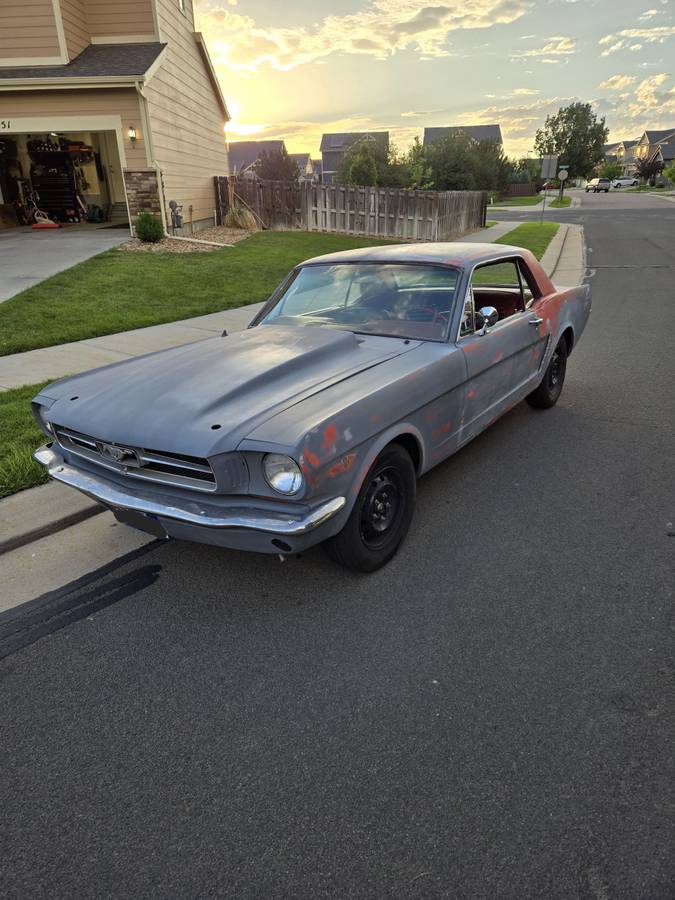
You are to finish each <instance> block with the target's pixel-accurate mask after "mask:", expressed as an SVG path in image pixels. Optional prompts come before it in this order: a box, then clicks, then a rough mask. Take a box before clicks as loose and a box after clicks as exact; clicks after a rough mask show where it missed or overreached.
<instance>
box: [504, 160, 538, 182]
mask: <svg viewBox="0 0 675 900" xmlns="http://www.w3.org/2000/svg"><path fill="white" fill-rule="evenodd" d="M540 177H541V163H540V162H539V160H538V159H528V158H527V157H523V158H522V159H519V160H516V161H515V162H514V163H512V175H511V179H510V180H511V182H512V184H527V183H528V182H530V181H538V180H539V178H540Z"/></svg>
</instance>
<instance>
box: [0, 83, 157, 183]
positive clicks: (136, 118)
mask: <svg viewBox="0 0 675 900" xmlns="http://www.w3.org/2000/svg"><path fill="white" fill-rule="evenodd" d="M0 100H1V106H2V111H3V117H4V118H7V119H19V118H30V117H36V118H37V117H40V118H48V117H50V116H54V117H57V116H58V117H69V118H74V117H85V116H120V117H121V119H122V133H123V138H124V152H125V154H126V160H127V167H128V168H131V169H135V168H136V169H138V168H145V167H146V166H147V160H146V155H145V143H144V140H143V138H144V135H143V130H142V128H141V117H140V112H139V106H138V95H137V93H136V91H135V90H133V89H131V88H129V89H126V90H125V89H119V90H118V89H109V90H108V89H101V90H90V91H85V90H80V91H35V92H33V91H16V92H7V93H3V94H2V96H1V98H0ZM129 125H134V126H135V127H136V132H137V134H138V140H137V141H136V146H135V147H134V146H132V145H131V142H130V141H129V139H128V138H127V128H128V127H129ZM73 130H74V129H73ZM77 130H89V129H87V126H86V123H85V122H84V121H83V122H82V123H81V125H80V126H79V127H78V129H77Z"/></svg>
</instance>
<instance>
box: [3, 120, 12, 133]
mask: <svg viewBox="0 0 675 900" xmlns="http://www.w3.org/2000/svg"><path fill="white" fill-rule="evenodd" d="M11 127H12V123H11V121H10V120H9V119H0V131H9V129H10V128H11Z"/></svg>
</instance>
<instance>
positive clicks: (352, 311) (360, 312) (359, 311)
mask: <svg viewBox="0 0 675 900" xmlns="http://www.w3.org/2000/svg"><path fill="white" fill-rule="evenodd" d="M333 317H334V318H335V319H336V320H337V321H341V322H356V323H357V324H358V323H360V322H365V321H367V320H368V319H369V318H373V319H391V317H392V316H391V313H390V312H389V310H386V309H377V310H372V309H368V307H367V306H352V307H343V308H342V309H340V310H336V311H335V313H333Z"/></svg>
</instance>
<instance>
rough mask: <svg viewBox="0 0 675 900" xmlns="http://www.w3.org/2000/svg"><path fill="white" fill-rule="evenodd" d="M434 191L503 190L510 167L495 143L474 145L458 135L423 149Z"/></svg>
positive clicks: (468, 138) (449, 136)
mask: <svg viewBox="0 0 675 900" xmlns="http://www.w3.org/2000/svg"><path fill="white" fill-rule="evenodd" d="M425 150H426V153H425V156H426V161H427V164H428V166H429V168H430V170H431V177H432V181H433V186H434V188H435V190H437V191H499V192H503V191H505V190H506V188H507V185H508V181H509V175H510V172H511V164H510V163H509V161H508V159H507V158H506V157H505V156H504V151H503V149H502V146H501V144H499V143H497V141H475V140H473V138H471V137H470V136H469V135H468V134H467V133H466V132H464V131H458V132H454V133H451V134H449V135H447V136H446V137H444V138H440V139H439V140H437V141H434V142H433V144H430V145H429V146H428V147H426V148H425Z"/></svg>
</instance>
